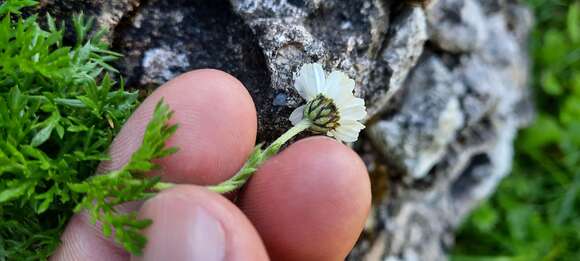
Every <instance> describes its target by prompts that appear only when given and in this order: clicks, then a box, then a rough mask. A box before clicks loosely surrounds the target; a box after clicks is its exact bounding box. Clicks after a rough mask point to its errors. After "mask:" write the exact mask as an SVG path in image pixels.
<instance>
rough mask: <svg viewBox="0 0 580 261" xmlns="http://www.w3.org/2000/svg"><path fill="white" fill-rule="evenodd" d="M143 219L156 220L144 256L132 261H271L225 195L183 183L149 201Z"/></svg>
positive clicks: (255, 235) (150, 227)
mask: <svg viewBox="0 0 580 261" xmlns="http://www.w3.org/2000/svg"><path fill="white" fill-rule="evenodd" d="M139 215H140V217H141V218H149V219H152V220H153V224H152V225H151V226H149V227H148V228H147V229H146V230H145V231H144V234H145V236H146V237H147V238H148V242H147V246H146V247H145V249H144V252H143V255H142V256H138V257H137V256H134V257H132V260H176V261H179V260H204V261H206V260H207V261H211V260H268V256H267V254H266V250H265V247H264V245H263V243H262V240H261V239H260V237H259V236H258V233H257V232H256V230H255V229H254V227H253V226H252V225H251V224H250V221H248V219H247V218H246V217H245V216H244V215H243V214H242V212H241V211H240V210H239V209H238V208H237V207H236V206H234V205H233V204H232V203H231V202H230V201H228V200H227V199H225V198H224V197H222V196H220V195H218V194H215V193H212V192H210V191H208V190H206V189H204V188H202V187H198V186H192V185H181V186H177V187H176V188H173V189H170V190H168V191H165V192H162V193H161V194H159V195H157V196H156V197H154V198H153V199H151V200H149V201H147V202H145V204H144V205H143V207H142V208H141V210H140V213H139Z"/></svg>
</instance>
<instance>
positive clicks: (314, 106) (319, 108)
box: [290, 63, 366, 142]
mask: <svg viewBox="0 0 580 261" xmlns="http://www.w3.org/2000/svg"><path fill="white" fill-rule="evenodd" d="M294 88H295V89H296V90H297V91H298V93H299V94H300V96H302V97H303V98H304V99H305V100H306V102H307V103H306V104H305V105H302V106H300V107H298V108H296V110H294V112H292V114H291V115H290V121H291V122H292V124H294V125H296V124H298V123H299V122H301V121H302V120H303V119H304V118H306V119H308V120H309V121H310V123H311V126H310V130H311V131H314V132H317V133H324V134H326V135H328V136H330V137H334V138H336V139H337V140H339V141H344V142H354V141H356V140H357V139H358V134H359V132H360V131H361V130H362V129H364V128H365V126H364V125H363V124H362V123H361V122H360V121H361V120H362V119H363V118H364V117H365V116H366V109H365V104H364V100H363V99H360V98H357V97H355V96H354V94H353V91H354V81H353V80H352V79H350V78H348V76H347V75H346V74H345V73H343V72H339V71H333V72H332V73H330V75H328V77H327V76H326V74H325V72H324V69H322V65H320V64H318V63H314V64H305V65H303V66H302V68H301V69H300V71H299V72H298V76H297V78H296V81H295V83H294Z"/></svg>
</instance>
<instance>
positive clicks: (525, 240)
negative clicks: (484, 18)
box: [453, 0, 580, 261]
mask: <svg viewBox="0 0 580 261" xmlns="http://www.w3.org/2000/svg"><path fill="white" fill-rule="evenodd" d="M527 2H528V3H529V5H530V6H531V8H532V10H533V11H534V13H535V16H536V27H535V30H534V32H533V34H532V39H531V40H532V41H531V51H532V55H533V60H534V63H535V64H534V70H533V76H534V78H533V87H534V91H535V100H536V107H537V110H538V117H537V119H536V121H535V123H534V124H533V125H532V126H531V127H530V128H528V129H526V130H524V131H522V133H521V134H520V136H519V138H518V140H517V142H516V150H517V153H516V159H515V163H514V169H513V173H512V175H511V176H509V177H507V178H506V179H505V181H503V182H502V184H501V185H500V187H499V189H498V191H497V193H496V194H495V195H494V196H493V197H492V198H491V199H490V200H488V201H487V202H484V203H483V204H482V205H481V207H480V208H479V209H477V210H476V211H475V212H474V213H473V215H472V216H471V217H470V218H469V219H468V220H467V221H466V223H465V224H464V226H463V227H462V229H461V231H460V233H459V234H458V235H457V246H456V248H455V249H454V253H453V254H454V256H453V259H454V260H526V261H527V260H579V258H580V2H579V1H574V0H528V1H527Z"/></svg>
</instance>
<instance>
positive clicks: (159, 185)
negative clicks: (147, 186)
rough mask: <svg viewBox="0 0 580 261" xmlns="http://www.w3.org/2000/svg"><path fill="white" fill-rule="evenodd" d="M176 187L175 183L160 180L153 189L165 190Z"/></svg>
mask: <svg viewBox="0 0 580 261" xmlns="http://www.w3.org/2000/svg"><path fill="white" fill-rule="evenodd" d="M173 187H175V184H174V183H169V182H159V183H157V184H155V186H154V187H153V190H155V191H163V190H166V189H170V188H173Z"/></svg>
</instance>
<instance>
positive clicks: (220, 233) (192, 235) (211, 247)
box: [133, 207, 226, 261]
mask: <svg viewBox="0 0 580 261" xmlns="http://www.w3.org/2000/svg"><path fill="white" fill-rule="evenodd" d="M162 210H168V208H167V207H162ZM172 210H173V213H168V212H171V211H162V212H165V213H158V214H157V215H155V217H153V224H152V225H151V227H149V228H148V229H147V230H148V231H147V232H146V236H147V238H148V240H149V242H148V243H147V246H146V247H145V250H144V253H143V256H141V257H137V258H134V259H133V260H147V261H148V260H175V261H179V260H203V261H206V260H207V261H214V260H216V261H217V260H224V259H225V255H226V235H225V231H224V229H223V226H222V224H221V222H220V221H219V220H218V219H217V218H215V217H214V216H213V215H212V214H211V213H210V212H209V211H207V210H206V209H204V208H202V207H182V208H181V209H180V210H178V211H175V208H173V209H172Z"/></svg>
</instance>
